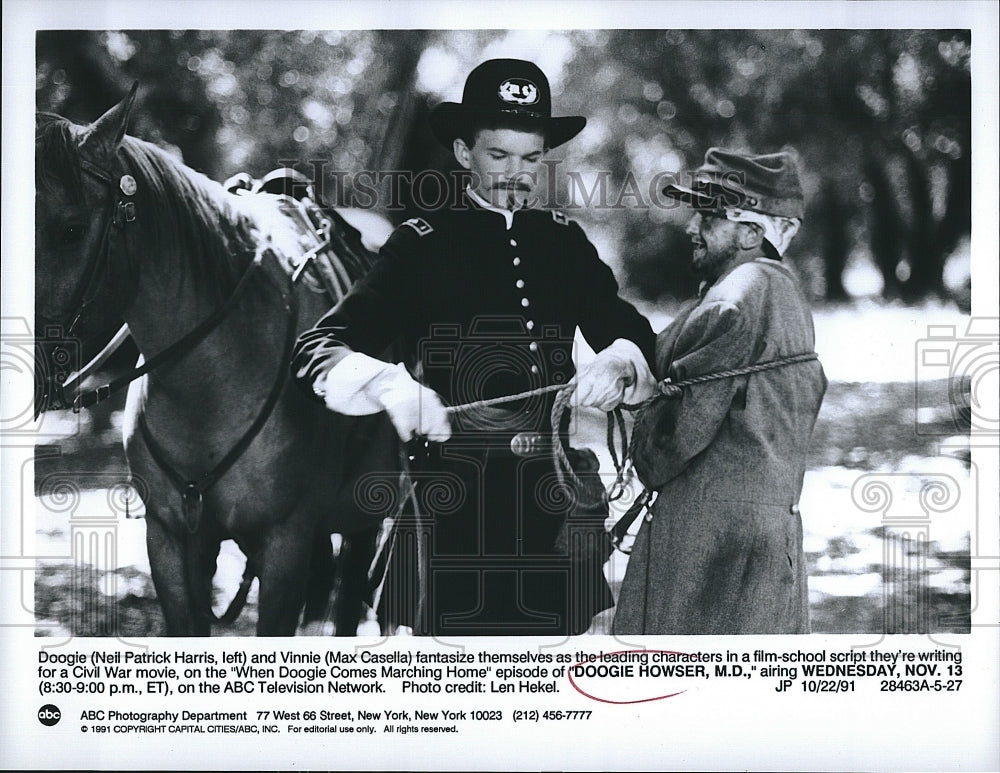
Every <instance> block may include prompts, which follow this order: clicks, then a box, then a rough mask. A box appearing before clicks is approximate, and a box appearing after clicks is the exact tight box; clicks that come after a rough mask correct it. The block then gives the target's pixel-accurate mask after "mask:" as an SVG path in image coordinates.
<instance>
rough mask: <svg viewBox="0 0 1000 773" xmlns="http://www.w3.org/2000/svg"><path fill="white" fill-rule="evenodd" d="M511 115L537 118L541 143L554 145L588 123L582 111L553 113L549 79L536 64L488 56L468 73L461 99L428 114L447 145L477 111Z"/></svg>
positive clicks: (463, 132)
mask: <svg viewBox="0 0 1000 773" xmlns="http://www.w3.org/2000/svg"><path fill="white" fill-rule="evenodd" d="M502 115H510V116H516V117H518V118H520V119H524V121H525V123H527V124H528V125H532V124H534V122H536V121H537V125H538V131H540V132H542V133H543V134H544V135H545V145H546V147H549V148H554V147H556V146H558V145H562V144H563V143H564V142H566V141H567V140H571V139H573V137H575V136H576V135H577V134H579V133H580V132H581V131H582V130H583V127H584V126H586V125H587V119H586V118H584V117H583V116H579V115H573V116H565V117H562V118H553V117H552V92H551V91H550V89H549V80H548V78H546V77H545V73H543V72H542V71H541V70H540V69H539V68H538V66H537V65H535V64H533V63H532V62H526V61H524V60H523V59H490V60H489V61H487V62H483V63H482V64H481V65H479V66H478V67H477V68H476V69H475V70H473V71H472V72H471V73H469V77H468V78H467V79H466V81H465V91H463V92H462V101H461V103H458V102H442V103H441V104H440V105H437V106H436V107H434V109H432V110H431V113H430V123H431V129H432V130H433V132H434V136H435V137H437V139H438V141H439V142H440V143H441V144H442V145H444V146H445V147H446V148H448V149H449V150H451V148H452V145H453V144H454V141H455V138H456V137H460V136H463V135H467V134H468V129H469V127H470V126H471V125H472V122H473V119H474V118H475V117H476V116H502Z"/></svg>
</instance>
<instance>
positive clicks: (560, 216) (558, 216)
mask: <svg viewBox="0 0 1000 773" xmlns="http://www.w3.org/2000/svg"><path fill="white" fill-rule="evenodd" d="M552 219H553V220H555V221H556V222H557V223H559V225H569V218H568V217H566V213H565V212H560V211H559V210H557V209H553V210H552Z"/></svg>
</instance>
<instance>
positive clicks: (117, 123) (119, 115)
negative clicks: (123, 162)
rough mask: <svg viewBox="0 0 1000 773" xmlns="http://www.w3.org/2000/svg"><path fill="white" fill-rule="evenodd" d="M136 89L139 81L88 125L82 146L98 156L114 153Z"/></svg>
mask: <svg viewBox="0 0 1000 773" xmlns="http://www.w3.org/2000/svg"><path fill="white" fill-rule="evenodd" d="M138 90H139V81H135V82H134V83H133V84H132V88H131V89H129V92H128V95H127V96H126V97H125V99H123V100H122V101H121V102H119V103H118V104H117V105H115V106H114V107H112V108H111V109H110V110H108V112H106V113H105V114H104V115H102V116H101V117H100V118H98V119H97V120H96V121H94V122H93V123H92V124H91V125H90V128H89V129H87V133H86V135H85V136H84V138H83V144H82V147H84V148H86V149H87V150H89V151H90V152H92V153H93V154H94V155H95V156H97V157H99V158H110V157H111V156H112V155H114V154H115V152H116V151H117V150H118V146H119V145H121V142H122V138H123V137H124V136H125V130H126V129H127V128H128V119H129V114H130V113H131V112H132V105H134V104H135V94H136V92H137V91H138Z"/></svg>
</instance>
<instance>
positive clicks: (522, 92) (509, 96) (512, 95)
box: [497, 78, 538, 105]
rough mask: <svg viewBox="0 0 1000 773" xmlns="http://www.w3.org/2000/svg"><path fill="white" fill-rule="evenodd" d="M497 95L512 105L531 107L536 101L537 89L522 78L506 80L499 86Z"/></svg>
mask: <svg viewBox="0 0 1000 773" xmlns="http://www.w3.org/2000/svg"><path fill="white" fill-rule="evenodd" d="M497 94H499V95H500V99H502V100H503V101H504V102H508V103H510V104H513V105H533V104H535V103H536V102H537V101H538V87H537V86H536V85H535V84H534V83H532V82H531V81H529V80H525V79H524V78H508V79H507V80H505V81H504V82H503V83H501V84H500V88H499V89H497Z"/></svg>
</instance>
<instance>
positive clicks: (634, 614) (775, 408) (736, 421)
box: [614, 148, 826, 634]
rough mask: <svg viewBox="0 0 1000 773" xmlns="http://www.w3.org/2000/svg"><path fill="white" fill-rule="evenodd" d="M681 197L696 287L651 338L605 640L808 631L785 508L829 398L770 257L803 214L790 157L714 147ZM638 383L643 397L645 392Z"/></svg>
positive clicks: (783, 278)
mask: <svg viewBox="0 0 1000 773" xmlns="http://www.w3.org/2000/svg"><path fill="white" fill-rule="evenodd" d="M693 181H694V182H693V185H692V187H685V186H682V185H670V186H668V187H667V188H666V189H665V190H664V194H665V195H667V196H669V197H672V198H674V199H677V200H679V201H681V202H684V203H685V204H688V205H690V206H691V207H693V208H694V210H695V211H694V214H693V215H692V216H691V219H690V222H689V223H688V225H687V234H688V235H689V236H690V237H691V242H692V244H693V245H694V254H693V258H692V265H693V267H694V269H695V271H696V272H697V273H698V274H699V275H700V276H701V278H702V280H703V281H702V286H701V291H700V293H699V297H698V298H697V299H695V300H694V301H692V302H690V303H689V304H687V305H686V306H685V307H684V308H682V309H681V311H680V312H679V313H678V315H677V318H676V319H674V320H673V322H671V323H670V325H668V326H667V327H666V328H665V329H664V330H663V332H662V333H660V335H659V337H658V338H657V341H656V365H655V368H654V371H655V373H656V375H657V377H659V378H661V379H667V378H669V379H670V381H671V382H673V383H674V384H678V383H679V382H681V381H685V380H687V379H691V378H694V377H699V376H705V375H709V374H719V373H720V372H724V371H729V370H733V371H740V370H741V369H745V368H747V367H751V366H755V365H758V364H763V363H776V362H779V361H781V360H785V359H788V360H796V361H795V362H788V363H786V364H783V365H781V366H780V367H774V368H769V369H766V370H759V371H756V372H749V371H744V372H742V373H738V372H737V373H735V374H734V375H731V376H727V377H724V378H719V379H716V380H711V381H705V382H704V383H694V384H691V385H689V386H686V387H684V388H683V390H682V392H681V394H680V396H679V397H673V398H661V399H659V400H658V401H657V402H656V403H654V404H653V405H652V406H651V407H650V408H649V409H648V410H647V411H646V412H644V413H643V414H642V416H641V418H640V419H639V421H638V422H637V426H636V429H635V432H636V445H635V449H636V452H635V459H634V461H635V469H636V471H637V472H638V473H639V477H640V479H641V480H642V482H643V484H645V486H646V488H647V489H648V490H649V491H656V492H658V495H657V498H656V500H655V503H654V504H653V506H652V509H651V511H650V513H649V515H648V516H647V518H646V520H645V521H644V522H643V524H642V526H641V528H640V530H639V534H638V536H637V538H636V541H635V546H634V547H633V550H632V555H631V557H630V559H629V564H628V568H627V570H626V572H625V578H624V581H623V584H622V589H621V593H620V595H619V598H618V607H617V609H616V613H615V622H614V632H615V633H617V634H744V633H746V634H769V633H807V632H808V630H809V627H808V626H809V622H808V607H807V594H806V572H805V557H804V556H803V552H802V521H801V518H800V516H799V509H798V499H799V494H800V493H801V491H802V479H803V476H804V474H805V460H806V452H807V449H808V445H809V438H810V435H811V434H812V430H813V425H814V423H815V421H816V415H817V413H818V412H819V407H820V403H821V402H822V400H823V394H824V392H825V391H826V377H825V376H824V374H823V368H822V366H821V365H820V364H819V362H818V361H817V360H816V359H815V357H814V356H812V357H811V355H813V346H814V335H813V320H812V315H811V314H810V312H809V306H808V303H807V302H806V299H805V297H804V295H803V293H802V289H801V288H800V286H799V282H798V280H797V279H796V277H795V275H794V273H793V272H792V270H791V269H790V268H789V266H788V265H786V263H784V262H783V261H782V256H783V255H784V253H785V250H786V248H787V247H788V244H789V242H791V240H792V238H793V237H794V236H795V233H796V232H797V231H798V229H799V225H800V223H801V221H802V218H803V214H804V205H803V196H802V187H801V185H800V183H799V175H798V170H797V168H796V166H795V162H794V160H793V158H792V156H791V155H790V154H788V153H774V154H770V155H763V156H753V155H746V154H742V153H734V152H731V151H727V150H722V149H719V148H712V149H711V150H709V151H708V153H707V154H706V156H705V163H704V164H703V165H702V166H701V167H699V168H698V169H697V170H695V172H694V173H693ZM646 386H648V385H643V386H641V389H642V390H643V394H642V395H637V397H639V396H644V395H645V394H650V393H651V391H652V390H648V391H647V390H646Z"/></svg>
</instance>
